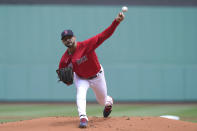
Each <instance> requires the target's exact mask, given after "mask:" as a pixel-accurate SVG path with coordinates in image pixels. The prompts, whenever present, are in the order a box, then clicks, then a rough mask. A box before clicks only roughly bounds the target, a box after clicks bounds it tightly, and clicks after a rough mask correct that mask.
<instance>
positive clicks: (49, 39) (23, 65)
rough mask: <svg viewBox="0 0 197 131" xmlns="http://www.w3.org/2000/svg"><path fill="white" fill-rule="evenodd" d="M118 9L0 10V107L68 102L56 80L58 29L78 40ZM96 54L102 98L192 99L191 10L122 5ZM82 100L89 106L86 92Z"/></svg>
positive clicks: (194, 27) (196, 82) (195, 85)
mask: <svg viewBox="0 0 197 131" xmlns="http://www.w3.org/2000/svg"><path fill="white" fill-rule="evenodd" d="M120 8H121V6H116V5H114V6H85V5H0V101H72V100H75V97H76V90H75V87H74V86H70V87H66V86H65V85H64V84H62V83H58V82H57V80H58V79H57V75H56V72H55V70H56V69H57V68H58V63H59V60H60V58H61V56H62V54H63V53H64V51H65V50H66V48H65V47H64V46H63V44H62V43H61V40H60V34H61V32H62V30H63V29H72V30H73V31H74V33H75V35H76V36H77V40H78V41H83V40H85V39H87V38H90V37H92V36H94V35H96V34H97V33H100V32H101V31H102V30H104V29H105V28H106V27H108V26H109V25H110V24H111V22H112V21H113V19H114V18H115V17H116V15H117V13H118V12H119V10H120ZM125 15H126V18H125V21H123V22H122V23H121V24H120V25H119V27H118V28H117V30H116V32H115V33H114V35H113V36H112V37H110V38H109V39H108V40H107V41H105V42H104V43H103V44H102V45H101V46H100V47H99V48H98V49H97V50H96V52H97V54H98V57H99V60H100V62H101V64H102V65H103V67H104V69H105V75H106V80H107V85H108V94H109V95H111V96H112V97H113V98H114V99H115V100H119V101H125V100H126V101H197V8H196V7H178V6H176V7H170V6H169V7H168V6H129V12H127V13H125ZM87 98H88V100H95V97H94V94H93V91H92V90H89V91H88V95H87Z"/></svg>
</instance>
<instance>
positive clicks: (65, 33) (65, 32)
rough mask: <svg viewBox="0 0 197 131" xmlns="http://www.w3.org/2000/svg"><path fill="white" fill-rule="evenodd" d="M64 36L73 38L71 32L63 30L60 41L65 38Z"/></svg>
mask: <svg viewBox="0 0 197 131" xmlns="http://www.w3.org/2000/svg"><path fill="white" fill-rule="evenodd" d="M65 36H74V34H73V32H72V30H64V31H63V32H62V34H61V40H62V39H63V38H64V37H65Z"/></svg>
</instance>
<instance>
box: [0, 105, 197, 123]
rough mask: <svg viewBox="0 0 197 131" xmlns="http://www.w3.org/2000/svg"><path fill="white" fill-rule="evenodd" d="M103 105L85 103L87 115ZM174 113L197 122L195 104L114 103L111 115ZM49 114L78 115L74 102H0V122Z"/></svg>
mask: <svg viewBox="0 0 197 131" xmlns="http://www.w3.org/2000/svg"><path fill="white" fill-rule="evenodd" d="M102 111H103V107H102V106H100V105H98V104H87V115H88V116H102ZM161 115H176V116H179V117H180V119H181V120H184V121H190V122H197V104H115V105H114V106H113V111H112V114H111V116H161ZM49 116H78V113H77V107H76V105H75V104H0V122H1V123H3V122H11V121H20V120H27V119H33V118H40V117H49Z"/></svg>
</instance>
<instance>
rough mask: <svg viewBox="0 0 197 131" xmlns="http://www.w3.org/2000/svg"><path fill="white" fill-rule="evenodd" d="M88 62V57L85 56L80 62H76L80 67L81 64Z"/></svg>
mask: <svg viewBox="0 0 197 131" xmlns="http://www.w3.org/2000/svg"><path fill="white" fill-rule="evenodd" d="M87 60H88V58H87V57H86V56H83V57H81V58H80V59H79V60H77V61H76V62H77V64H78V65H80V64H81V63H83V62H85V61H87Z"/></svg>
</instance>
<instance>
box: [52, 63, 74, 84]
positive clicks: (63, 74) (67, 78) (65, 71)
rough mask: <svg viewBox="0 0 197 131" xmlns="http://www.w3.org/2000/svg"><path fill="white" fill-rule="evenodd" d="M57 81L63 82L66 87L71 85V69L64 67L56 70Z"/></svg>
mask: <svg viewBox="0 0 197 131" xmlns="http://www.w3.org/2000/svg"><path fill="white" fill-rule="evenodd" d="M56 72H57V74H58V77H59V81H62V82H64V83H65V84H67V85H71V84H73V69H72V68H71V67H65V68H61V69H57V70H56Z"/></svg>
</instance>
